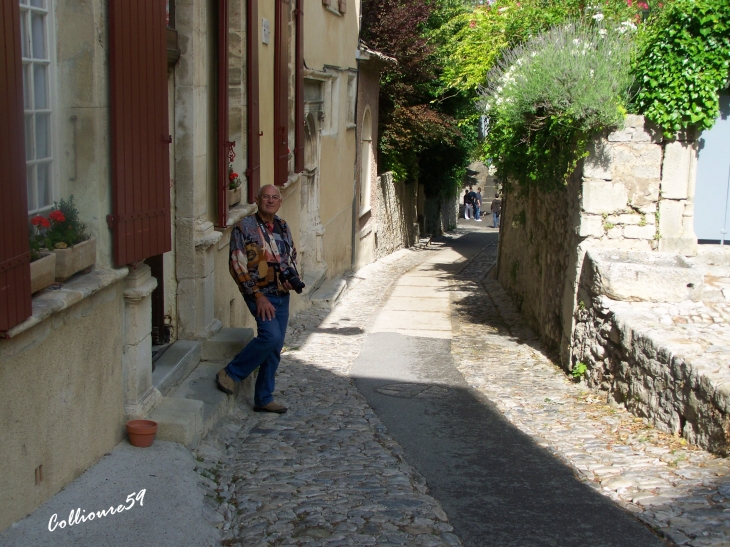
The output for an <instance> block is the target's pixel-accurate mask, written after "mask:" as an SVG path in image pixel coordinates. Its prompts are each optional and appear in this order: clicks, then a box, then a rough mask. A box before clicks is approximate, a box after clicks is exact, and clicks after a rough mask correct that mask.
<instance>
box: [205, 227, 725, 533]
mask: <svg viewBox="0 0 730 547" xmlns="http://www.w3.org/2000/svg"><path fill="white" fill-rule="evenodd" d="M495 258H496V233H495V232H494V231H492V230H488V229H483V228H482V229H481V230H476V229H474V228H471V229H463V228H462V229H461V230H460V231H459V233H458V234H457V235H455V236H448V237H445V238H444V239H443V240H442V241H441V242H439V243H436V244H434V245H432V246H431V247H429V248H428V249H417V250H404V251H400V252H398V253H396V254H395V255H393V256H390V257H388V258H387V259H385V260H382V261H380V262H378V263H377V264H373V265H370V266H368V267H366V268H365V269H363V270H361V271H360V272H358V273H357V274H356V275H355V276H354V277H353V278H352V279H350V287H349V292H348V294H347V295H346V297H344V298H343V299H342V300H341V301H340V303H339V304H338V305H337V307H336V308H335V309H334V310H312V311H308V312H307V313H304V314H300V315H299V316H298V317H297V318H296V319H295V320H294V321H293V322H292V324H291V332H290V336H289V339H288V348H287V351H286V353H285V355H284V358H283V360H282V365H281V367H280V373H279V380H278V384H277V387H278V389H279V391H280V395H279V398H280V399H281V400H282V401H283V402H284V403H286V404H287V405H288V406H289V407H290V411H289V412H288V413H287V414H285V415H283V416H261V415H254V416H250V415H248V414H246V413H243V412H240V413H238V414H237V415H233V416H231V417H230V418H228V419H226V420H225V421H223V422H221V424H220V425H219V426H218V428H217V429H216V430H215V431H214V432H213V433H212V434H211V435H209V437H208V438H207V439H206V440H205V441H204V443H203V444H202V445H201V447H200V449H199V450H198V460H199V461H200V464H199V472H200V473H201V474H202V475H203V476H204V477H205V478H204V479H203V480H204V481H206V482H207V486H208V489H209V490H208V491H209V496H208V503H209V504H211V506H212V507H213V508H214V509H216V510H217V511H218V513H219V514H220V515H221V517H220V526H221V527H222V530H223V535H224V538H225V539H224V543H225V544H226V545H242V546H244V545H245V546H253V545H256V546H258V545H261V546H263V545H331V546H336V545H459V544H463V545H470V546H471V545H474V546H476V545H500V546H502V545H536V546H537V545H555V546H569V545H576V546H578V545H581V546H585V545H592V546H599V545H617V546H619V545H646V546H649V545H664V544H673V543H674V542H676V543H677V544H683V545H728V544H730V535H729V534H728V523H729V522H730V504H728V503H727V501H728V500H727V498H730V483H727V484H723V481H724V479H723V477H724V476H725V475H726V473H727V471H728V469H729V468H730V466H728V465H727V463H726V462H725V460H723V459H719V458H716V457H714V456H712V455H711V454H708V453H706V452H704V451H702V450H698V449H694V448H693V447H689V446H687V445H686V444H684V443H683V442H682V441H681V440H680V439H677V438H674V437H671V436H668V435H664V434H662V433H660V432H658V431H656V430H654V429H652V428H650V427H648V426H647V425H645V424H644V423H643V422H642V421H641V420H639V419H637V418H635V417H634V416H633V415H631V414H629V413H627V412H626V411H624V410H623V409H621V408H614V407H611V406H608V405H607V404H605V401H604V400H600V399H599V395H598V394H595V393H593V392H590V391H588V390H587V389H585V388H584V387H582V386H581V385H578V384H574V383H573V382H571V381H570V380H569V379H568V378H567V377H566V376H565V375H564V373H563V372H562V371H561V370H559V369H558V368H557V367H556V366H555V365H553V364H552V363H551V362H550V361H549V360H548V358H547V357H545V356H544V355H543V354H542V353H541V352H540V346H539V343H538V341H537V340H536V339H535V336H534V334H533V333H532V332H531V331H530V329H529V328H528V327H527V326H526V325H525V324H524V323H523V322H522V320H521V317H520V316H519V314H518V313H517V312H516V311H515V310H514V309H513V307H512V305H511V303H510V301H509V298H508V297H507V296H506V295H505V294H504V293H503V292H502V291H501V287H500V286H499V284H498V283H496V282H494V281H492V280H490V279H489V278H488V277H487V276H486V274H487V273H488V271H489V269H490V268H491V265H492V264H493V263H494V260H495ZM726 496H727V498H726ZM652 529H653V530H654V531H655V533H652V531H651V530H652ZM660 537H661V538H663V539H660Z"/></svg>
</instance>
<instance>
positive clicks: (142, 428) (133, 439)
mask: <svg viewBox="0 0 730 547" xmlns="http://www.w3.org/2000/svg"><path fill="white" fill-rule="evenodd" d="M156 433H157V422H153V421H152V420H130V421H128V422H127V435H129V442H130V443H131V445H132V446H137V447H139V448H147V447H148V446H150V445H151V444H152V441H154V440H155V434H156Z"/></svg>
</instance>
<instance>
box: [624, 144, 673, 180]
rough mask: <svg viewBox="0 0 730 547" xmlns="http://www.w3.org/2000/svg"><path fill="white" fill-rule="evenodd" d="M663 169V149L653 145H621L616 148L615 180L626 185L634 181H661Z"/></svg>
mask: <svg viewBox="0 0 730 547" xmlns="http://www.w3.org/2000/svg"><path fill="white" fill-rule="evenodd" d="M661 168H662V147H661V145H659V144H651V143H620V144H616V145H615V146H614V169H613V178H614V180H619V179H620V180H622V181H624V182H625V183H629V182H631V180H632V179H646V180H647V181H657V182H658V181H659V180H660V178H661Z"/></svg>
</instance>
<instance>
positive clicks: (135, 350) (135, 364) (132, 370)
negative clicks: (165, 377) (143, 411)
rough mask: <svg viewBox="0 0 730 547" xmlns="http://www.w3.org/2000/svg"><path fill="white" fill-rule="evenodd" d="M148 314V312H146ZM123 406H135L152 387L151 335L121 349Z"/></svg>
mask: <svg viewBox="0 0 730 547" xmlns="http://www.w3.org/2000/svg"><path fill="white" fill-rule="evenodd" d="M148 313H149V310H148ZM122 376H123V382H124V404H125V405H135V404H137V403H138V402H139V399H140V397H141V396H142V395H144V393H146V392H147V390H149V388H150V387H152V335H151V334H149V335H148V336H147V337H145V338H144V339H143V340H142V341H140V342H139V343H138V344H125V345H124V347H123V348H122Z"/></svg>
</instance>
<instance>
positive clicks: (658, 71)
mask: <svg viewBox="0 0 730 547" xmlns="http://www.w3.org/2000/svg"><path fill="white" fill-rule="evenodd" d="M642 36H643V39H642V40H641V46H640V51H641V55H640V56H639V57H638V60H637V62H636V64H635V68H634V70H635V73H636V75H637V80H638V83H639V84H640V86H641V88H640V90H639V93H638V95H637V97H636V106H637V108H638V111H639V112H641V113H643V114H644V115H645V116H646V117H647V118H648V119H649V120H651V121H653V122H655V123H656V124H657V125H659V126H660V127H662V128H663V129H664V130H665V132H666V133H667V134H668V135H669V136H671V135H673V134H674V133H675V132H677V131H679V130H682V129H685V128H688V127H693V128H696V129H698V130H702V129H708V128H710V127H712V125H713V124H714V122H715V119H716V118H717V115H718V111H719V103H718V94H719V92H720V91H721V90H722V89H724V88H725V87H726V86H727V84H728V72H730V0H674V1H673V2H672V3H671V4H668V5H667V7H666V9H664V10H663V12H662V13H661V14H660V15H659V16H658V17H657V19H656V20H655V21H653V22H652V24H651V25H647V26H646V29H645V32H643V33H642Z"/></svg>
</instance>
